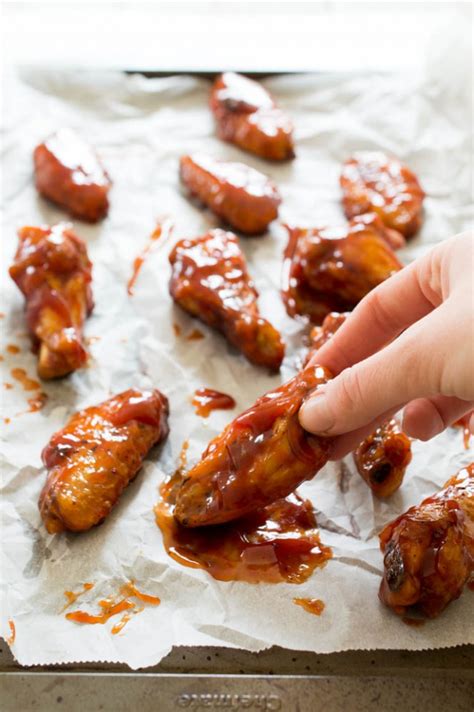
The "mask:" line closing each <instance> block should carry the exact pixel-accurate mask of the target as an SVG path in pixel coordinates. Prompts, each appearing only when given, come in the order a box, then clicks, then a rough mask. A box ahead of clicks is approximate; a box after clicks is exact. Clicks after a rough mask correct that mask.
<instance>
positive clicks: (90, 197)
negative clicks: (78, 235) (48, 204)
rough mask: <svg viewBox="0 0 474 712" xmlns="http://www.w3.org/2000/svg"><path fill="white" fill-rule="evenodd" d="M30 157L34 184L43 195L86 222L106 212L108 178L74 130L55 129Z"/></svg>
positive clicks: (107, 205)
mask: <svg viewBox="0 0 474 712" xmlns="http://www.w3.org/2000/svg"><path fill="white" fill-rule="evenodd" d="M33 160H34V166H35V182H36V188H37V190H38V192H39V193H41V195H43V196H44V197H45V198H48V200H51V201H52V202H53V203H56V204H57V205H59V207H61V208H64V209H65V210H67V211H68V212H69V213H70V214H71V215H74V216H75V217H78V218H80V219H81V220H86V221H88V222H97V221H98V220H101V219H102V218H104V217H105V216H106V215H107V212H108V209H109V200H108V192H109V190H110V186H111V182H110V178H109V176H108V175H107V173H106V171H105V170H104V168H103V166H102V164H101V163H100V161H99V159H98V158H97V155H96V154H95V152H94V151H93V149H92V148H91V147H90V146H89V145H88V144H87V143H86V142H85V141H84V140H83V139H82V138H81V137H80V136H79V135H78V134H77V133H76V132H75V131H72V130H71V129H60V130H59V131H57V132H56V133H55V134H53V135H52V136H50V137H49V138H47V139H46V140H45V141H44V142H43V143H41V144H40V145H39V146H37V147H36V148H35V151H34V154H33Z"/></svg>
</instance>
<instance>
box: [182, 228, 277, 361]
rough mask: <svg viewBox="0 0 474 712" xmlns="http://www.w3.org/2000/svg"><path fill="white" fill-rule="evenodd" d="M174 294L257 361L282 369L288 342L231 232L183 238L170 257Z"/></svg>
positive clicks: (194, 313) (183, 304) (187, 308)
mask: <svg viewBox="0 0 474 712" xmlns="http://www.w3.org/2000/svg"><path fill="white" fill-rule="evenodd" d="M169 260H170V263H171V265H172V273H171V281H170V294H171V296H172V297H173V299H174V301H175V302H176V303H177V304H179V306H180V307H182V308H183V309H185V310H186V311H187V312H189V314H192V315H193V316H196V317H198V318H199V319H201V320H202V321H204V322H205V323H206V324H209V326H212V327H214V328H215V329H218V330H219V331H221V332H222V333H223V334H224V336H225V337H226V338H227V340H228V341H229V342H230V343H231V344H233V345H234V346H235V347H236V348H237V349H239V350H240V351H241V352H242V353H243V354H244V355H245V356H246V357H247V358H248V360H249V361H251V362H252V363H255V364H257V365H259V366H267V367H268V368H271V369H275V370H276V369H279V368H280V364H281V362H282V360H283V355H284V345H283V342H282V340H281V338H280V334H279V333H278V331H277V330H276V329H275V328H274V327H273V326H272V325H271V324H270V323H269V322H268V321H266V319H263V318H262V317H261V316H260V314H259V311H258V305H257V296H258V293H257V290H256V289H255V287H254V286H253V283H252V280H251V279H250V276H249V273H248V271H247V264H246V261H245V257H244V255H243V253H242V251H241V249H240V247H239V243H238V240H237V238H236V236H235V235H233V234H232V233H231V232H224V231H223V230H211V231H210V232H208V233H207V234H206V235H203V236H201V237H196V238H194V239H192V240H181V241H180V242H178V243H177V244H176V245H175V247H174V248H173V250H172V251H171V254H170V256H169Z"/></svg>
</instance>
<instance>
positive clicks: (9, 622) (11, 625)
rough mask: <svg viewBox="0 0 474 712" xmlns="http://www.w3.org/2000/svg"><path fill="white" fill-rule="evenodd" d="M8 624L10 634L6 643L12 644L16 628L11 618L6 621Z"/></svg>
mask: <svg viewBox="0 0 474 712" xmlns="http://www.w3.org/2000/svg"><path fill="white" fill-rule="evenodd" d="M8 626H9V628H10V635H9V636H8V638H7V643H8V645H13V643H14V642H15V638H16V628H15V624H14V622H13V621H12V620H11V619H10V620H9V621H8Z"/></svg>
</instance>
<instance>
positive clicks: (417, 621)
mask: <svg viewBox="0 0 474 712" xmlns="http://www.w3.org/2000/svg"><path fill="white" fill-rule="evenodd" d="M402 621H403V623H405V625H411V626H413V627H414V628H420V627H421V626H422V625H425V623H426V620H425V619H424V618H409V617H408V616H403V618H402Z"/></svg>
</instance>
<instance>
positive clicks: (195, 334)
mask: <svg viewBox="0 0 474 712" xmlns="http://www.w3.org/2000/svg"><path fill="white" fill-rule="evenodd" d="M186 338H187V340H188V341H199V340H200V339H203V338H204V334H203V333H202V331H199V329H193V330H192V331H191V333H189V334H188V335H187V337H186Z"/></svg>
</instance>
